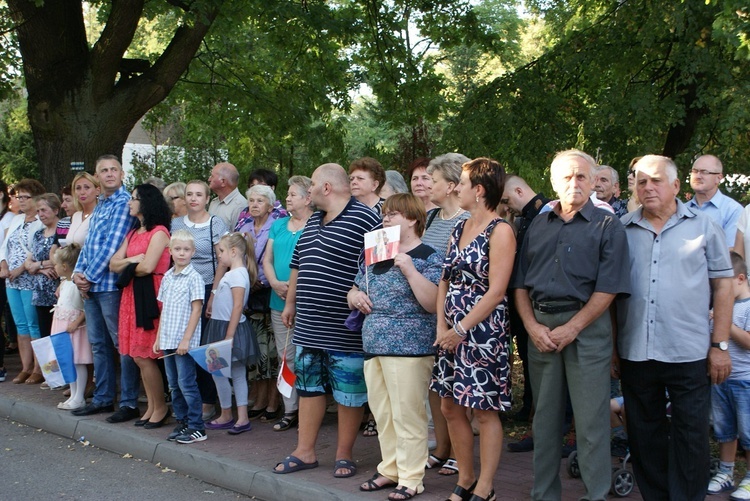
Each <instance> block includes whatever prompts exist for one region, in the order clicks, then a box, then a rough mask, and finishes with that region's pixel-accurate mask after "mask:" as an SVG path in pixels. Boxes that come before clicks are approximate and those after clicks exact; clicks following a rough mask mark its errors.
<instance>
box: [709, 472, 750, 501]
mask: <svg viewBox="0 0 750 501" xmlns="http://www.w3.org/2000/svg"><path fill="white" fill-rule="evenodd" d="M730 489H734V479H733V478H732V476H731V475H729V474H728V473H724V472H723V471H720V472H718V473H717V474H716V475H714V476H713V478H712V479H711V481H710V482H709V483H708V490H707V492H708V493H709V494H719V493H720V492H724V491H728V490H730ZM748 499H750V498H748Z"/></svg>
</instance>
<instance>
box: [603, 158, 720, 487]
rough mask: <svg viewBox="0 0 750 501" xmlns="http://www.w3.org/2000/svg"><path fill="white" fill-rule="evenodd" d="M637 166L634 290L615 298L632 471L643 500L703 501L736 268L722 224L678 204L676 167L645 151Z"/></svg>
mask: <svg viewBox="0 0 750 501" xmlns="http://www.w3.org/2000/svg"><path fill="white" fill-rule="evenodd" d="M635 170H636V173H635V175H636V191H637V193H638V199H639V200H640V201H641V204H643V205H642V207H641V208H639V209H638V210H636V211H635V212H632V213H629V214H627V215H626V216H624V217H623V218H622V223H623V225H624V226H625V234H626V235H627V239H628V249H629V251H630V261H629V263H628V265H629V269H630V277H631V283H632V287H633V293H632V295H631V296H630V297H629V298H623V299H620V300H618V301H617V325H618V343H617V345H618V349H619V356H620V372H621V376H622V379H621V380H622V390H623V395H624V396H625V408H626V409H627V415H628V439H629V442H630V447H631V449H630V450H631V451H632V453H633V470H634V472H635V478H636V481H637V482H638V487H639V489H640V491H641V495H642V496H643V498H644V499H647V500H649V499H679V500H685V501H687V500H698V499H704V498H705V496H706V486H707V485H708V480H709V454H710V453H709V445H708V426H709V409H710V401H709V395H710V393H709V392H710V386H709V383H710V382H712V383H720V382H722V381H724V380H725V379H726V378H727V377H728V376H729V374H730V372H731V361H730V359H729V353H728V352H727V351H726V350H727V340H728V339H729V327H730V325H731V321H732V305H733V297H732V277H733V276H734V272H733V271H732V265H731V262H730V260H729V251H728V250H727V247H726V240H725V238H724V234H723V231H722V229H721V227H720V226H719V225H718V224H717V223H716V222H715V221H713V220H712V219H711V218H710V217H708V216H706V215H705V214H703V213H702V212H699V211H697V210H694V209H691V208H689V207H687V206H686V205H685V204H683V203H682V202H680V201H679V200H677V199H676V198H675V197H676V196H677V193H679V190H680V181H679V180H678V178H677V167H676V166H675V164H674V162H673V161H672V160H671V159H669V158H666V157H661V156H656V155H646V156H645V157H643V158H642V159H641V160H639V161H638V163H637V164H636V165H635ZM712 298H713V310H714V331H713V334H711V333H710V331H709V306H710V303H711V300H712ZM707 374H708V375H707ZM709 379H710V380H709ZM666 392H668V393H669V400H670V401H671V403H672V418H671V420H669V419H667V415H666V405H667V396H666Z"/></svg>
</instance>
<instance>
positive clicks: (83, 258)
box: [75, 186, 136, 292]
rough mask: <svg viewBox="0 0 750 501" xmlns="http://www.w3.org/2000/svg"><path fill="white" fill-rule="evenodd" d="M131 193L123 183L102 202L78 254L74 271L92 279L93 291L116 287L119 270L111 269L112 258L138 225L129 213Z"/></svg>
mask: <svg viewBox="0 0 750 501" xmlns="http://www.w3.org/2000/svg"><path fill="white" fill-rule="evenodd" d="M129 201H130V193H128V192H127V190H126V189H125V187H124V186H120V189H119V190H117V191H116V192H114V193H113V194H112V195H110V196H108V197H107V198H101V197H100V199H99V203H98V204H97V205H96V208H95V209H94V213H93V214H92V215H91V222H90V223H89V232H88V234H87V235H86V241H85V242H84V244H83V248H82V249H81V254H80V255H79V256H78V262H77V263H76V269H75V273H83V275H84V276H85V277H86V279H87V280H88V281H89V282H91V292H110V291H116V290H117V285H116V284H117V278H118V274H117V273H113V272H111V271H109V260H110V259H112V256H114V255H115V252H117V249H119V248H120V246H121V245H122V243H123V242H124V241H125V237H126V236H127V234H128V232H129V231H130V230H131V229H133V228H134V227H135V222H136V219H135V218H134V217H133V216H131V215H130V208H129V207H128V202H129Z"/></svg>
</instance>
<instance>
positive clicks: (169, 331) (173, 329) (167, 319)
mask: <svg viewBox="0 0 750 501" xmlns="http://www.w3.org/2000/svg"><path fill="white" fill-rule="evenodd" d="M205 294H206V287H205V286H204V284H203V278H201V276H200V274H199V273H198V272H197V271H195V268H193V265H192V264H189V265H187V266H186V267H185V268H183V269H182V271H181V272H180V273H175V272H174V268H170V269H169V271H167V272H166V273H165V274H164V279H163V280H162V281H161V286H160V287H159V295H158V296H157V299H158V300H159V301H161V302H162V309H161V318H160V321H159V348H161V349H162V350H176V349H177V347H178V346H179V344H180V341H182V338H183V337H184V336H185V330H186V329H187V326H188V322H189V321H190V312H191V311H192V303H193V301H200V302H201V303H202V302H203V298H204V296H205ZM199 344H201V323H200V322H198V325H197V327H196V328H195V332H193V336H192V337H191V338H190V349H193V348H197V347H198V345H199Z"/></svg>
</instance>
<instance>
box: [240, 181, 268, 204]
mask: <svg viewBox="0 0 750 501" xmlns="http://www.w3.org/2000/svg"><path fill="white" fill-rule="evenodd" d="M251 195H260V196H262V197H266V199H267V200H268V204H269V205H271V206H273V204H274V202H276V193H274V192H273V190H272V189H271V187H270V186H266V185H265V184H256V185H255V186H251V187H250V188H248V190H247V192H245V197H247V198H250V196H251Z"/></svg>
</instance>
